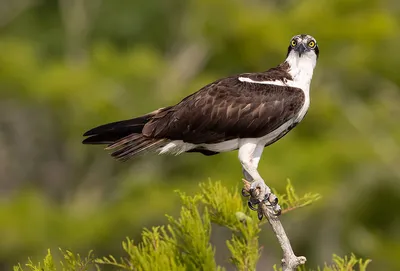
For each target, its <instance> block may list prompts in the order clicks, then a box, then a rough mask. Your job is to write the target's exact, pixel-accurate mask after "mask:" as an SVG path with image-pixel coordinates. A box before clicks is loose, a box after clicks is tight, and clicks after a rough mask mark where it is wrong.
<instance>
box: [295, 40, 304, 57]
mask: <svg viewBox="0 0 400 271" xmlns="http://www.w3.org/2000/svg"><path fill="white" fill-rule="evenodd" d="M296 51H297V52H298V53H299V57H301V55H302V54H304V52H305V51H307V47H306V46H305V45H304V44H303V43H302V42H300V43H299V44H298V45H297V47H296Z"/></svg>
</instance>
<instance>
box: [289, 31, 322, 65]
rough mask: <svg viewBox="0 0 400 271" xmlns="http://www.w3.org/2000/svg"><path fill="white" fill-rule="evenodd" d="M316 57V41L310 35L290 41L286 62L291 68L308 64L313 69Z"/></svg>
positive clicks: (297, 36)
mask: <svg viewBox="0 0 400 271" xmlns="http://www.w3.org/2000/svg"><path fill="white" fill-rule="evenodd" d="M318 55H319V48H318V45H317V41H316V40H315V39H314V38H313V37H312V36H310V35H306V34H301V35H296V36H294V37H293V38H292V39H291V40H290V45H289V48H288V53H287V57H286V61H287V62H288V63H289V64H290V66H291V67H295V66H299V65H301V66H303V65H305V64H309V65H311V66H312V69H314V68H315V65H316V64H317V59H318Z"/></svg>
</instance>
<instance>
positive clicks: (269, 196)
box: [263, 193, 279, 206]
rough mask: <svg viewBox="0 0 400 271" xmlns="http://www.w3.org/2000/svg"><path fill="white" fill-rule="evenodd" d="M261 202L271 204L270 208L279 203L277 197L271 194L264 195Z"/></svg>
mask: <svg viewBox="0 0 400 271" xmlns="http://www.w3.org/2000/svg"><path fill="white" fill-rule="evenodd" d="M263 201H264V202H269V203H270V204H271V206H276V205H278V202H279V200H278V197H277V196H275V195H274V194H272V193H268V194H265V196H264V200H263Z"/></svg>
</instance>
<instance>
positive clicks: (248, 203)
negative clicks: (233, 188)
mask: <svg viewBox="0 0 400 271" xmlns="http://www.w3.org/2000/svg"><path fill="white" fill-rule="evenodd" d="M247 205H248V206H249V208H250V209H251V210H253V211H257V210H258V208H256V207H254V205H253V203H252V202H251V201H250V200H249V201H248V202H247Z"/></svg>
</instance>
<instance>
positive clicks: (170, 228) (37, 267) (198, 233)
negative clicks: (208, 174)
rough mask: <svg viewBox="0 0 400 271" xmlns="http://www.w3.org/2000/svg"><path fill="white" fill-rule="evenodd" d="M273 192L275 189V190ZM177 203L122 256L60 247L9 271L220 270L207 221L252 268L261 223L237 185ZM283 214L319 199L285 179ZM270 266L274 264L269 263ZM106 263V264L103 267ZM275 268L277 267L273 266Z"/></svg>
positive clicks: (206, 188) (203, 189)
mask: <svg viewBox="0 0 400 271" xmlns="http://www.w3.org/2000/svg"><path fill="white" fill-rule="evenodd" d="M274 192H275V193H276V191H274ZM177 194H178V195H179V197H180V199H181V201H182V207H181V211H180V214H179V216H178V217H176V218H175V217H173V216H167V218H168V224H167V225H163V226H157V227H152V228H151V229H144V230H143V232H142V238H141V241H139V242H134V241H133V240H131V239H129V238H127V239H126V240H125V241H123V242H122V247H123V250H124V252H125V255H123V256H121V257H115V256H112V255H109V256H107V257H102V258H96V257H95V256H94V255H93V253H92V252H91V251H90V252H89V253H88V255H87V256H86V257H81V256H80V255H79V254H74V253H72V252H70V251H63V250H60V251H59V253H60V254H61V256H62V260H61V261H55V260H54V259H53V255H52V253H51V251H50V250H48V252H47V255H46V257H45V258H44V260H43V261H42V262H39V263H33V262H32V260H31V259H29V260H28V262H27V263H26V264H18V265H16V266H15V267H14V271H24V270H30V271H57V270H62V271H70V270H71V271H72V270H82V271H83V270H88V271H90V270H102V269H103V268H104V267H105V266H111V267H112V269H113V270H141V271H147V270H149V271H150V270H155V271H157V270H172V271H175V270H176V271H178V270H182V271H183V270H207V271H212V270H216V271H219V270H225V269H224V267H222V266H219V265H218V264H217V263H216V261H215V247H213V245H212V244H211V243H210V236H211V231H212V224H217V225H219V226H222V227H226V228H227V229H229V230H230V231H231V238H230V239H229V240H227V241H226V246H227V248H228V249H229V251H230V253H231V255H230V259H229V260H230V262H231V263H232V264H233V265H234V266H235V268H236V269H237V270H256V265H257V261H258V259H259V257H260V245H259V241H258V240H259V235H260V232H261V228H260V227H261V225H262V224H263V223H264V221H261V222H260V221H259V220H258V219H257V215H256V214H255V212H251V211H250V210H249V209H248V208H247V206H246V205H245V204H244V201H243V199H242V196H241V194H240V192H239V189H237V188H236V189H234V190H232V191H231V190H229V189H227V188H226V187H224V186H223V185H222V184H221V182H211V181H209V182H207V183H202V184H200V188H199V192H198V193H197V194H196V195H194V196H188V195H186V194H185V193H183V192H180V191H177ZM276 194H277V195H278V197H279V198H280V203H281V206H282V208H283V213H287V212H289V211H293V210H295V209H297V208H300V207H304V206H307V205H309V204H311V203H313V202H315V201H316V200H318V199H319V198H320V196H319V195H318V194H312V193H308V194H305V195H304V196H301V197H300V196H298V195H297V194H296V193H295V190H294V188H293V186H292V184H291V182H290V181H289V180H288V183H287V186H286V191H285V194H280V195H279V194H278V193H276ZM369 262H370V260H362V259H358V258H357V257H356V256H355V255H353V254H352V255H351V256H350V257H347V256H345V257H344V258H341V257H339V256H337V255H333V263H332V264H325V265H324V266H323V267H322V268H320V267H318V268H317V269H308V268H307V267H305V266H302V267H300V268H299V270H303V271H305V270H318V271H341V270H343V271H344V270H346V271H347V270H360V271H364V270H366V268H367V265H368V264H369ZM271 266H273V263H271ZM108 269H109V268H107V270H108ZM274 270H275V271H278V270H281V269H280V268H279V267H277V265H274Z"/></svg>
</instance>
